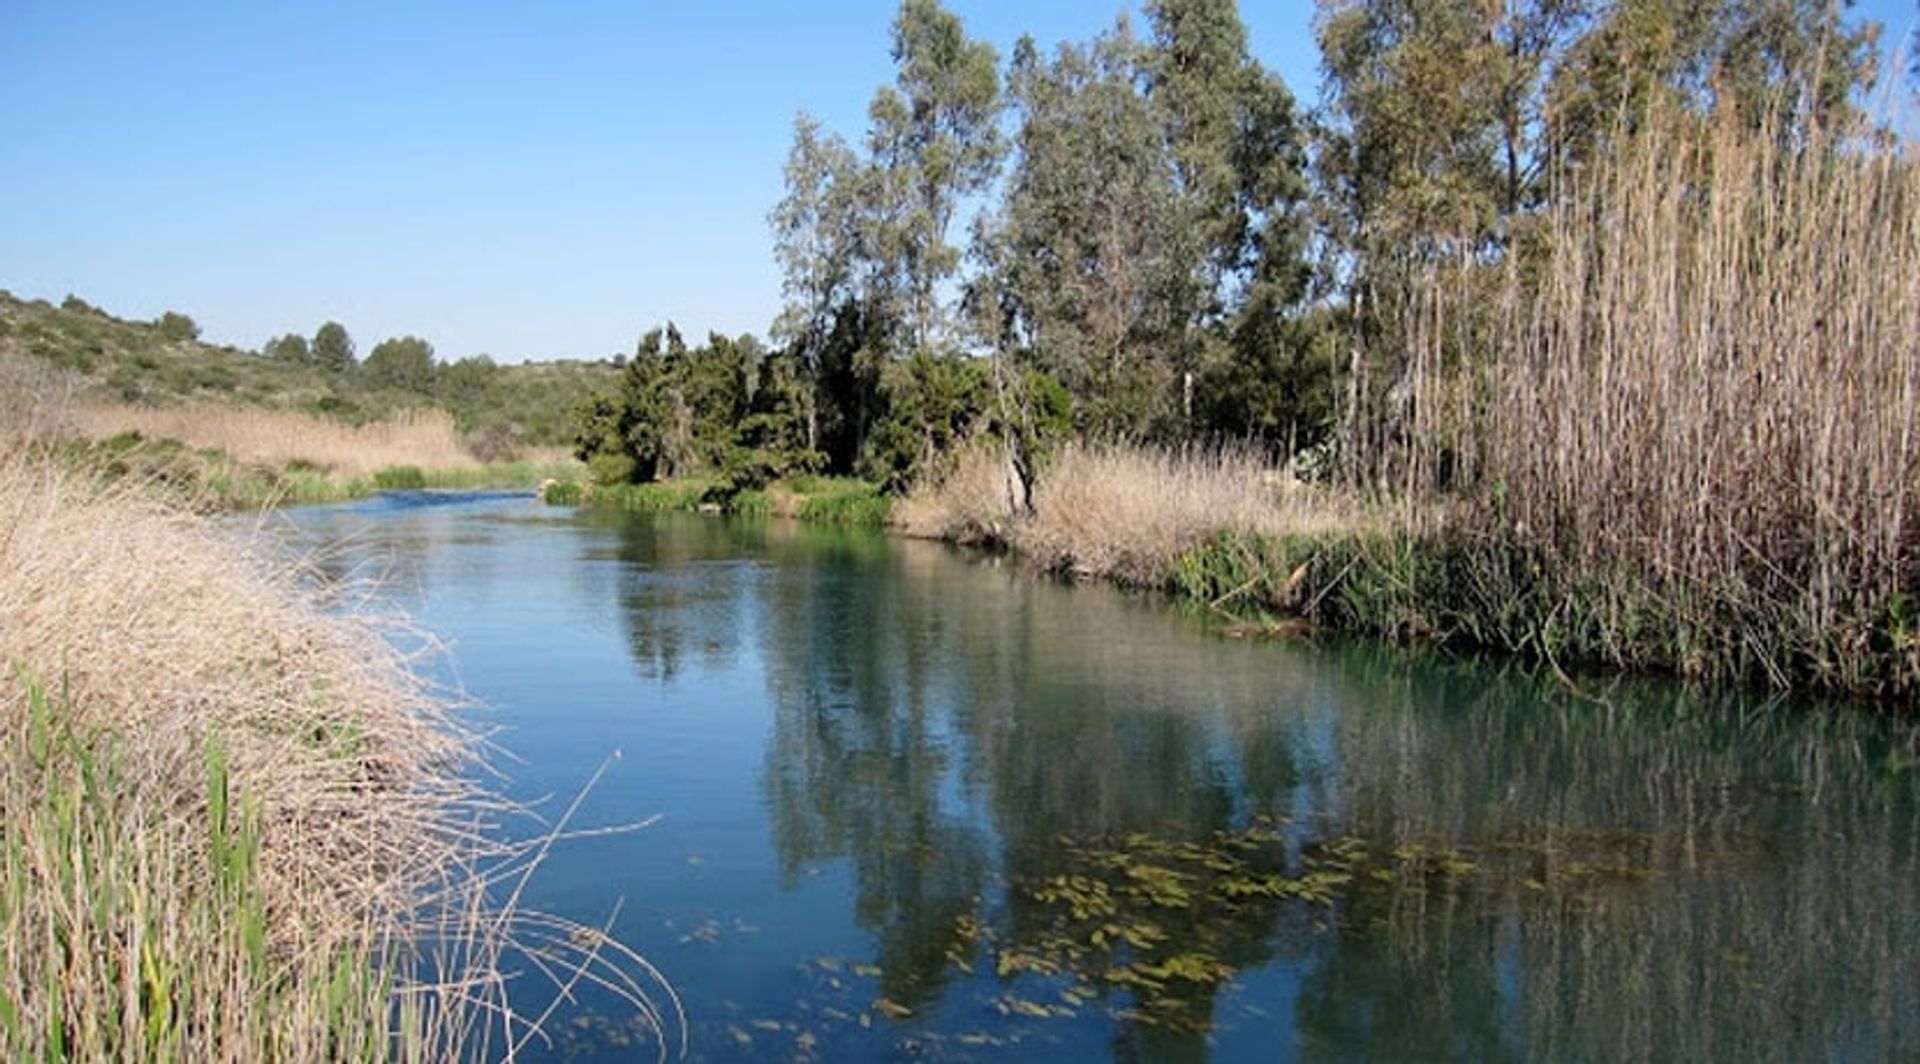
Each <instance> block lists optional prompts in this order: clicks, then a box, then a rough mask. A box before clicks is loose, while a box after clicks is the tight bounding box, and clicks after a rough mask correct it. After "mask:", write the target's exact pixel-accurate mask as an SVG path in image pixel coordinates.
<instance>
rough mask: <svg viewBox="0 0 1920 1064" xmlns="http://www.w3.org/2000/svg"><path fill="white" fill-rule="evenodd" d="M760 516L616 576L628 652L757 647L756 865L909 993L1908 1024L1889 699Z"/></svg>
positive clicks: (1919, 964)
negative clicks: (1362, 634)
mask: <svg viewBox="0 0 1920 1064" xmlns="http://www.w3.org/2000/svg"><path fill="white" fill-rule="evenodd" d="M730 534H732V533H730ZM749 538H750V542H749V544H748V549H749V550H750V551H751V552H753V553H755V555H756V557H757V558H758V561H759V564H758V565H757V566H756V567H754V568H744V567H739V568H736V569H734V570H728V569H726V568H725V566H724V564H722V563H723V560H722V559H716V562H715V564H716V565H717V566H719V572H718V573H716V572H715V571H714V569H713V567H705V566H693V567H692V568H691V569H689V568H688V567H686V566H682V567H681V568H682V569H683V570H684V571H689V572H693V573H695V574H696V575H695V576H693V577H689V579H688V581H687V582H686V583H685V584H684V585H681V584H677V583H675V582H672V581H664V582H663V581H659V580H655V581H653V582H652V584H651V586H649V587H648V588H647V589H645V590H641V589H639V588H638V587H637V586H636V587H635V588H633V589H630V590H626V591H623V592H622V601H623V603H624V604H625V605H626V606H627V611H628V613H629V615H630V621H629V625H630V627H629V631H630V634H631V642H632V644H633V646H634V649H635V656H636V660H637V661H639V662H641V663H642V667H643V669H655V670H657V671H658V672H659V673H660V674H662V675H670V674H671V672H672V670H673V668H674V664H673V663H674V662H675V661H676V660H677V658H678V655H680V654H682V653H684V652H685V648H687V647H701V648H704V649H703V652H713V653H728V654H732V653H736V652H741V641H742V640H745V641H747V643H748V644H750V645H751V646H752V647H754V648H755V649H757V652H758V653H759V654H760V655H761V657H762V658H763V668H764V670H765V675H766V684H767V689H768V693H769V695H770V698H771V702H772V709H773V723H772V735H771V741H770V745H769V746H768V749H767V755H766V758H765V764H764V768H763V773H762V787H763V792H764V798H765V801H766V805H767V809H768V812H769V816H770V818H771V823H772V833H773V844H774V846H775V849H776V851H777V854H778V860H779V867H780V870H781V874H782V876H783V877H784V878H785V879H786V880H787V882H788V883H789V884H791V883H793V882H794V881H795V880H796V879H797V878H798V877H799V876H801V875H802V874H803V873H805V872H807V871H808V870H810V869H813V868H816V867H818V866H820V865H821V864H823V863H826V862H833V861H841V860H844V861H845V862H847V863H848V865H849V866H850V867H851V869H852V872H853V879H854V882H855V895H854V898H853V902H852V904H853V908H854V916H855V919H856V920H857V922H858V923H859V925H860V926H862V927H864V928H866V929H867V930H868V931H869V932H870V933H871V935H872V936H873V940H874V944H875V950H876V964H877V966H878V967H879V968H880V969H881V975H880V976H879V979H880V987H879V989H880V993H881V994H882V995H883V997H884V999H885V1000H886V1001H888V1002H890V1003H892V1004H894V1005H897V1006H898V1007H899V1008H900V1009H901V1010H902V1012H903V1014H907V1013H910V1014H912V1015H913V1016H914V1017H916V1019H915V1020H914V1021H913V1022H914V1023H921V1022H922V1019H921V1018H922V1017H927V1016H930V1015H933V1014H936V1013H937V1012H938V1009H937V1008H935V1006H936V1005H937V1004H938V1003H940V1002H942V1001H943V1000H947V999H956V998H957V997H960V996H964V997H965V998H966V1000H967V1001H968V1002H970V1003H973V1004H978V1003H980V1002H987V1003H990V1004H992V1003H997V1004H998V1005H999V1007H1000V1008H1001V1011H1004V1012H1008V1013H1009V1016H1010V1019H1019V1020H1031V1021H1032V1022H1033V1023H1036V1024H1043V1025H1044V1024H1046V1023H1049V1022H1058V1023H1068V1022H1078V1023H1087V1022H1094V1021H1095V1020H1098V1022H1103V1023H1110V1024H1111V1028H1110V1030H1109V1033H1110V1037H1111V1039H1112V1042H1111V1045H1112V1048H1113V1049H1114V1051H1115V1052H1116V1053H1119V1054H1122V1055H1129V1056H1130V1055H1147V1056H1156V1057H1159V1056H1183V1055H1202V1054H1205V1053H1206V1052H1207V1051H1208V1049H1209V1046H1210V1045H1213V1044H1214V1043H1213V1042H1210V1041H1209V1039H1216V1040H1217V1039H1228V1040H1229V1041H1230V1040H1231V1039H1232V1038H1234V1037H1239V1036H1243V1035H1245V1034H1246V1032H1249V1031H1255V1032H1259V1031H1268V1032H1271V1031H1274V1030H1275V1028H1276V1026H1279V1027H1283V1028H1284V1029H1285V1031H1284V1034H1273V1035H1272V1036H1271V1037H1275V1038H1280V1039H1281V1041H1280V1042H1279V1043H1278V1044H1281V1045H1290V1046H1292V1047H1293V1048H1294V1049H1296V1050H1298V1051H1300V1052H1303V1053H1306V1054H1309V1055H1320V1054H1333V1055H1341V1056H1348V1055H1354V1056H1380V1057H1404V1056H1421V1055H1436V1054H1440V1055H1446V1056H1455V1057H1477V1058H1484V1059H1501V1058H1506V1057H1534V1056H1548V1057H1565V1056H1575V1057H1579V1056H1604V1057H1615V1056H1631V1057H1643V1056H1681V1057H1712V1058H1783V1057H1784V1058H1804V1057H1811V1056H1825V1055H1830V1054H1832V1053H1834V1052H1844V1053H1857V1054H1860V1055H1866V1056H1888V1055H1903V1054H1910V1053H1912V1052H1914V1051H1916V1050H1920V1029H1916V1023H1915V1019H1914V1017H1916V1016H1920V1000H1916V994H1917V993H1920V990H1917V989H1916V988H1920V941H1916V935H1917V934H1920V924H1917V923H1916V921H1915V920H1914V919H1912V917H1913V916H1914V915H1915V914H1920V876H1917V875H1916V874H1915V872H1916V852H1917V851H1920V835H1917V833H1920V818H1917V817H1916V815H1915V813H1916V810H1915V782H1914V777H1915V773H1914V772H1913V771H1911V768H1910V766H1911V764H1912V763H1913V761H1914V759H1915V756H1916V745H1915V738H1914V735H1915V733H1914V729H1913V728H1912V726H1910V725H1902V724H1898V723H1895V722H1891V721H1887V720H1884V719H1879V718H1875V717H1872V716H1869V715H1866V714H1861V713H1847V712H1839V713H1834V712H1823V711H1819V710H1809V709H1807V708H1806V707H1780V706H1769V705H1764V704H1760V703H1756V702H1755V701H1753V700H1752V699H1750V698H1744V697H1737V696H1719V697H1709V696H1703V695H1701V694H1700V693H1698V692H1687V691H1684V690H1682V689H1680V688H1678V687H1676V686H1673V685H1668V684H1663V683H1656V682H1651V681H1589V682H1588V683H1589V687H1590V688H1591V689H1592V690H1591V691H1588V692H1582V693H1575V692H1573V691H1570V690H1569V689H1568V688H1567V687H1566V686H1565V685H1563V684H1561V683H1559V682H1557V681H1556V680H1553V679H1550V678H1542V677H1540V676H1538V675H1536V674H1535V673H1534V672H1532V671H1531V670H1528V669H1524V668H1519V667H1514V666H1506V667H1498V666H1489V665H1488V664H1485V663H1481V662H1474V661H1461V660H1447V659H1442V658H1438V657H1434V656H1422V655H1408V654H1405V653H1401V652H1398V651H1390V650H1383V649H1370V648H1365V647H1356V646H1348V645H1343V644H1337V643H1336V644H1332V645H1328V646H1323V647H1307V648H1298V647H1287V646H1278V647H1276V646H1265V645H1249V644H1246V643H1243V642H1236V641H1232V640H1226V639H1221V638H1217V637H1214V636H1211V635H1207V634H1204V633H1202V632H1200V631H1197V630H1196V629H1198V628H1200V627H1201V624H1200V623H1199V622H1197V621H1195V620H1193V619H1190V618H1182V617H1181V616H1179V615H1178V614H1177V613H1175V612H1173V611H1170V610H1167V609H1165V608H1164V607H1162V606H1160V605H1158V604H1155V603H1152V602H1150V601H1147V600H1143V599H1140V598H1131V597H1126V596H1121V595H1116V594H1112V593H1109V592H1107V591H1105V590H1100V589H1091V590H1083V591H1076V590H1069V589H1064V588H1061V587H1058V586H1054V585H1051V584H1048V583H1046V582H1044V581H1036V580H1033V579H1030V578H1028V577H1026V576H1023V575H1020V574H1018V573H1016V572H1013V571H1012V570H1011V569H1010V568H1009V569H1006V570H1003V571H1002V572H1000V573H998V574H996V573H994V572H993V571H992V570H991V567H992V566H993V564H994V563H992V562H991V561H983V560H978V559H976V560H973V561H971V562H962V561H959V560H956V559H955V558H954V557H953V556H951V555H950V554H949V553H948V552H946V551H944V550H942V549H940V548H935V547H930V546H926V545H920V544H897V543H889V542H886V541H884V540H881V539H878V538H876V537H872V536H866V535H858V534H850V533H842V532H837V531H834V530H830V529H821V528H815V527H806V526H791V525H784V524H778V523H776V524H771V525H766V526H764V527H761V528H759V529H758V530H757V531H754V532H752V533H750V535H749ZM660 549H661V548H660V547H659V545H658V544H652V545H648V546H645V547H644V548H642V549H640V550H639V553H640V554H647V553H648V552H653V553H652V554H651V555H650V556H652V557H658V551H659V550H660ZM680 549H685V548H680ZM693 549H694V550H695V552H696V556H697V552H698V550H699V549H702V548H699V547H697V546H696V547H695V548H693ZM741 549H742V548H741V545H740V543H739V542H738V541H735V542H734V543H733V544H732V545H731V546H730V547H728V548H727V550H726V552H725V553H726V554H727V556H728V557H730V558H733V559H736V560H737V559H738V557H739V555H740V552H741ZM683 560H685V559H683ZM703 579H704V580H709V581H710V582H709V583H706V584H703V583H702V582H701V581H702V580H703ZM713 581H717V582H713ZM643 615H644V616H643ZM1595 694H1597V696H1598V697H1593V695H1595ZM1143 884H1144V886H1143ZM1154 884H1158V888H1155V887H1154ZM1262 970H1275V971H1285V972H1287V973H1290V974H1289V975H1287V976H1286V978H1287V979H1290V980H1292V981H1293V984H1294V985H1293V987H1292V990H1291V992H1290V994H1289V995H1288V1000H1289V1001H1290V1004H1289V1005H1287V1006H1286V1007H1287V1008H1289V1009H1290V1010H1291V1012H1290V1015H1284V1016H1273V1015H1271V1014H1270V1013H1271V1010H1270V1009H1262V1008H1261V1006H1262V1005H1263V1003H1262V1002H1260V1001H1257V1000H1253V999H1252V998H1250V996H1249V995H1250V994H1252V993H1253V991H1251V990H1249V989H1248V987H1249V986H1251V985H1255V984H1258V985H1260V986H1270V985H1271V984H1270V982H1259V981H1258V980H1256V979H1253V978H1252V977H1253V976H1254V975H1256V974H1257V973H1259V972H1260V971H1262ZM1153 983H1157V984H1158V986H1157V987H1156V986H1153V985H1149V984H1153ZM1169 1002H1171V1004H1169ZM1268 1004H1270V1003H1268ZM977 1012H978V1010H977V1009H974V1010H973V1011H972V1012H970V1013H969V1014H970V1015H972V1014H976V1013H977ZM1263 1012H1264V1013H1267V1014H1265V1015H1263V1014H1262V1013H1263ZM1109 1017H1110V1018H1109ZM924 1022H925V1023H926V1024H927V1026H928V1027H929V1029H931V1028H932V1027H934V1026H937V1024H938V1020H937V1018H934V1019H926V1020H925V1021H924ZM1238 1044H1243V1045H1244V1044H1248V1043H1238ZM1253 1044H1257V1042H1256V1043H1253Z"/></svg>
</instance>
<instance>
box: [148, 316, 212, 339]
mask: <svg viewBox="0 0 1920 1064" xmlns="http://www.w3.org/2000/svg"><path fill="white" fill-rule="evenodd" d="M153 325H154V328H156V329H158V330H160V335H161V336H162V337H164V338H166V339H168V340H170V341H172V342H174V343H177V344H184V343H191V342H192V341H194V340H198V339H199V338H200V326H199V325H197V324H195V323H194V320H193V319H192V318H189V317H187V316H186V315H185V314H181V313H179V312H178V311H172V310H169V311H167V312H166V313H165V314H162V315H160V319H159V320H158V321H156V322H154V323H153Z"/></svg>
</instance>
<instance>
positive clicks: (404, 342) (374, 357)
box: [360, 336, 433, 395]
mask: <svg viewBox="0 0 1920 1064" xmlns="http://www.w3.org/2000/svg"><path fill="white" fill-rule="evenodd" d="M360 373H361V377H362V379H364V380H365V381H366V383H368V384H370V385H372V386H374V387H377V388H394V389H397V390H399V391H405V392H414V393H415V394H418V395H428V394H430V393H432V391H433V345H432V344H430V343H428V342H426V341H425V340H422V339H420V338H419V337H418V336H402V337H400V338H399V339H389V340H382V341H380V342H379V343H377V344H375V345H374V347H373V351H372V353H370V354H368V355H367V360H366V362H365V363H363V364H362V365H361V367H360Z"/></svg>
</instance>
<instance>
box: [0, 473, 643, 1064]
mask: <svg viewBox="0 0 1920 1064" xmlns="http://www.w3.org/2000/svg"><path fill="white" fill-rule="evenodd" d="M0 668H4V669H5V670H7V671H6V673H5V675H4V676H3V677H0V744H3V745H4V746H5V757H4V759H0V818H4V820H5V822H6V826H7V844H6V847H5V854H4V857H5V862H4V865H3V866H0V873H3V875H0V1005H4V1008H0V1049H3V1050H4V1053H5V1055H15V1056H19V1057H23V1058H24V1057H32V1058H36V1059H37V1058H43V1057H47V1056H49V1055H51V1056H56V1057H57V1056H61V1055H74V1056H79V1057H82V1058H87V1057H94V1058H107V1059H168V1058H173V1059H178V1058H180V1057H182V1056H191V1057H193V1058H196V1059H234V1060H239V1059H286V1060H318V1059H337V1058H343V1057H354V1058H356V1059H357V1058H360V1057H366V1058H369V1059H384V1058H388V1057H391V1056H402V1057H408V1058H414V1059H455V1058H465V1057H467V1056H472V1055H476V1054H478V1055H489V1054H490V1053H496V1052H501V1051H503V1050H504V1049H506V1048H507V1047H508V1046H510V1045H512V1044H513V1043H514V1042H516V1041H518V1040H521V1039H524V1038H525V1037H527V1034H528V1031H527V1028H526V1026H525V1025H524V1023H520V1022H518V1021H516V1020H513V1019H509V1018H506V1017H505V1013H504V1010H505V1006H506V999H505V996H504V986H505V978H506V977H505V976H504V975H503V974H502V968H501V966H502V963H503V959H504V958H505V957H506V956H507V955H508V954H509V953H510V952H511V951H512V948H513V940H514V939H515V936H521V937H522V938H523V939H526V938H531V940H532V941H533V943H534V945H535V946H536V947H537V948H538V949H540V950H542V951H544V952H545V953H547V954H565V953H568V952H569V951H570V952H571V953H572V954H573V959H572V960H571V961H569V960H567V959H565V958H554V957H547V958H545V959H543V960H541V961H540V962H539V964H540V965H541V966H543V967H547V968H549V969H552V970H557V971H560V972H562V973H568V972H571V973H574V974H571V975H567V974H563V975H562V976H560V978H584V979H588V980H591V981H595V982H609V983H612V984H614V985H615V986H617V987H621V988H625V989H629V990H633V991H637V995H636V996H635V1000H636V1001H640V1000H641V999H643V998H644V997H645V990H646V989H647V988H646V987H645V986H643V985H642V982H643V977H644V975H645V973H646V972H647V971H648V970H647V969H644V968H642V967H639V966H638V959H637V958H634V957H631V955H621V956H619V957H617V958H615V955H616V954H617V953H618V949H617V947H615V946H614V945H613V944H611V943H607V942H606V941H605V940H604V937H603V936H602V937H596V936H593V935H590V934H589V935H586V936H584V937H582V936H580V935H579V934H578V933H577V929H569V928H568V927H567V926H566V925H564V924H563V923H560V922H558V921H551V920H543V919H540V918H537V917H528V916H526V915H524V914H519V913H517V912H515V910H514V904H513V900H514V899H512V898H509V899H508V901H507V903H506V905H505V906H504V907H502V906H501V905H499V904H498V903H497V901H498V899H497V897H490V894H489V888H488V884H489V882H490V881H493V882H497V881H499V880H500V878H501V877H507V878H508V879H509V886H511V885H512V884H511V880H512V879H513V878H515V877H519V876H522V875H524V874H525V872H526V871H527V869H529V868H530V867H531V864H530V862H537V858H538V856H539V854H540V853H543V852H544V846H545V845H546V843H542V844H540V845H537V846H535V847H533V848H532V849H528V848H525V847H521V848H516V847H510V846H500V845H496V844H493V843H490V842H487V841H485V839H484V838H483V837H482V835H481V834H480V829H481V827H482V826H483V825H484V823H485V822H486V821H487V820H488V818H489V817H490V816H491V815H492V814H493V813H495V812H498V811H499V810H498V807H497V806H495V805H494V804H493V803H491V802H490V801H489V800H488V799H487V798H486V797H485V796H484V795H483V794H481V793H479V792H477V791H476V790H475V789H474V787H473V785H472V784H471V783H470V782H469V779H470V771H469V770H470V769H471V768H472V767H473V759H474V757H475V755H476V752H477V747H476V738H475V736H473V735H472V734H471V733H470V732H469V731H467V730H466V729H464V728H463V727H462V726H461V725H460V723H459V722H458V721H457V720H456V719H455V718H454V717H453V716H452V715H451V714H450V710H449V706H448V703H447V702H446V701H445V700H444V699H442V698H440V697H436V696H435V694H434V693H433V692H431V691H429V690H426V689H424V688H423V687H422V685H421V683H420V682H419V681H418V680H416V679H415V678H414V675H413V673H411V672H410V671H409V668H408V665H407V662H406V661H405V660H404V659H403V658H402V656H401V655H400V654H399V652H398V651H396V650H395V649H394V647H393V642H392V641H391V640H389V639H388V638H385V637H384V636H383V628H382V627H381V625H380V624H379V623H378V622H377V621H376V620H372V619H368V618H367V617H366V615H365V614H364V613H360V612H357V611H356V612H355V613H353V614H352V615H351V616H348V615H343V614H342V613H340V612H338V611H335V610H330V609H328V608H327V605H326V603H324V602H321V601H318V600H316V599H315V597H314V595H313V594H312V593H311V591H310V590H309V585H308V584H307V583H306V578H305V577H304V576H303V574H302V573H301V572H300V571H299V570H298V569H295V568H290V567H289V566H288V565H287V564H285V563H284V562H281V561H276V560H274V559H273V558H271V557H269V556H267V555H265V554H263V553H261V549H260V548H258V547H256V546H255V545H254V544H253V543H252V541H251V540H249V539H247V538H245V537H244V536H243V535H242V534H241V533H239V532H237V531H229V530H224V529H217V528H216V526H213V525H210V524H207V523H205V522H203V521H202V520H200V519H198V518H195V517H192V516H190V515H188V514H185V513H182V512H179V511H176V510H174V509H171V508H169V507H167V506H166V505H163V504H162V503H160V502H158V501H156V500H155V499H154V498H153V497H150V496H149V495H147V494H145V493H143V492H142V491H141V490H140V488H139V487H138V486H137V485H130V484H126V483H121V484H118V485H102V484H100V483H98V482H95V481H92V480H90V479H88V478H86V477H85V476H82V475H79V474H75V473H72V472H69V471H65V470H61V469H57V468H51V467H47V466H43V465H37V464H30V463H28V462H26V461H25V460H22V459H19V458H12V459H8V458H5V457H0ZM33 680H37V681H38V682H39V683H41V684H44V688H45V690H44V693H42V692H36V691H35V690H33V687H32V683H31V681H33ZM523 944H524V943H523ZM610 958H614V959H616V961H617V963H614V964H612V965H609V964H608V960H609V959H610ZM635 971H639V972H641V973H642V976H634V975H632V974H631V973H632V972H635ZM422 977H426V978H428V979H429V980H430V982H429V984H421V983H419V982H418V980H419V979H420V978H422ZM653 1015H654V1016H655V1019H656V1021H660V1020H661V1019H662V1017H660V1016H659V1015H658V1014H657V1013H654V1014H653ZM662 1044H663V1045H664V1044H665V1043H664V1041H663V1042H662Z"/></svg>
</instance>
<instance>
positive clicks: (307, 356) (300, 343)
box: [260, 333, 313, 366]
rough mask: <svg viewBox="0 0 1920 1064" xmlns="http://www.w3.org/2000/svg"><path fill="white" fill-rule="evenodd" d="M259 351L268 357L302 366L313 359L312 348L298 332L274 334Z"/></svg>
mask: <svg viewBox="0 0 1920 1064" xmlns="http://www.w3.org/2000/svg"><path fill="white" fill-rule="evenodd" d="M260 353H261V354H262V355H265V356H266V357H268V358H272V359H278V360H279V361H282V362H291V363H293V364H294V365H299V366H304V365H306V364H307V363H310V362H312V361H313V348H312V346H311V345H309V344H308V343H307V338H306V337H304V336H301V335H300V334H299V333H288V334H286V335H285V336H276V337H274V338H273V339H271V340H268V341H267V342H266V345H265V346H264V347H262V348H261V349H260Z"/></svg>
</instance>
